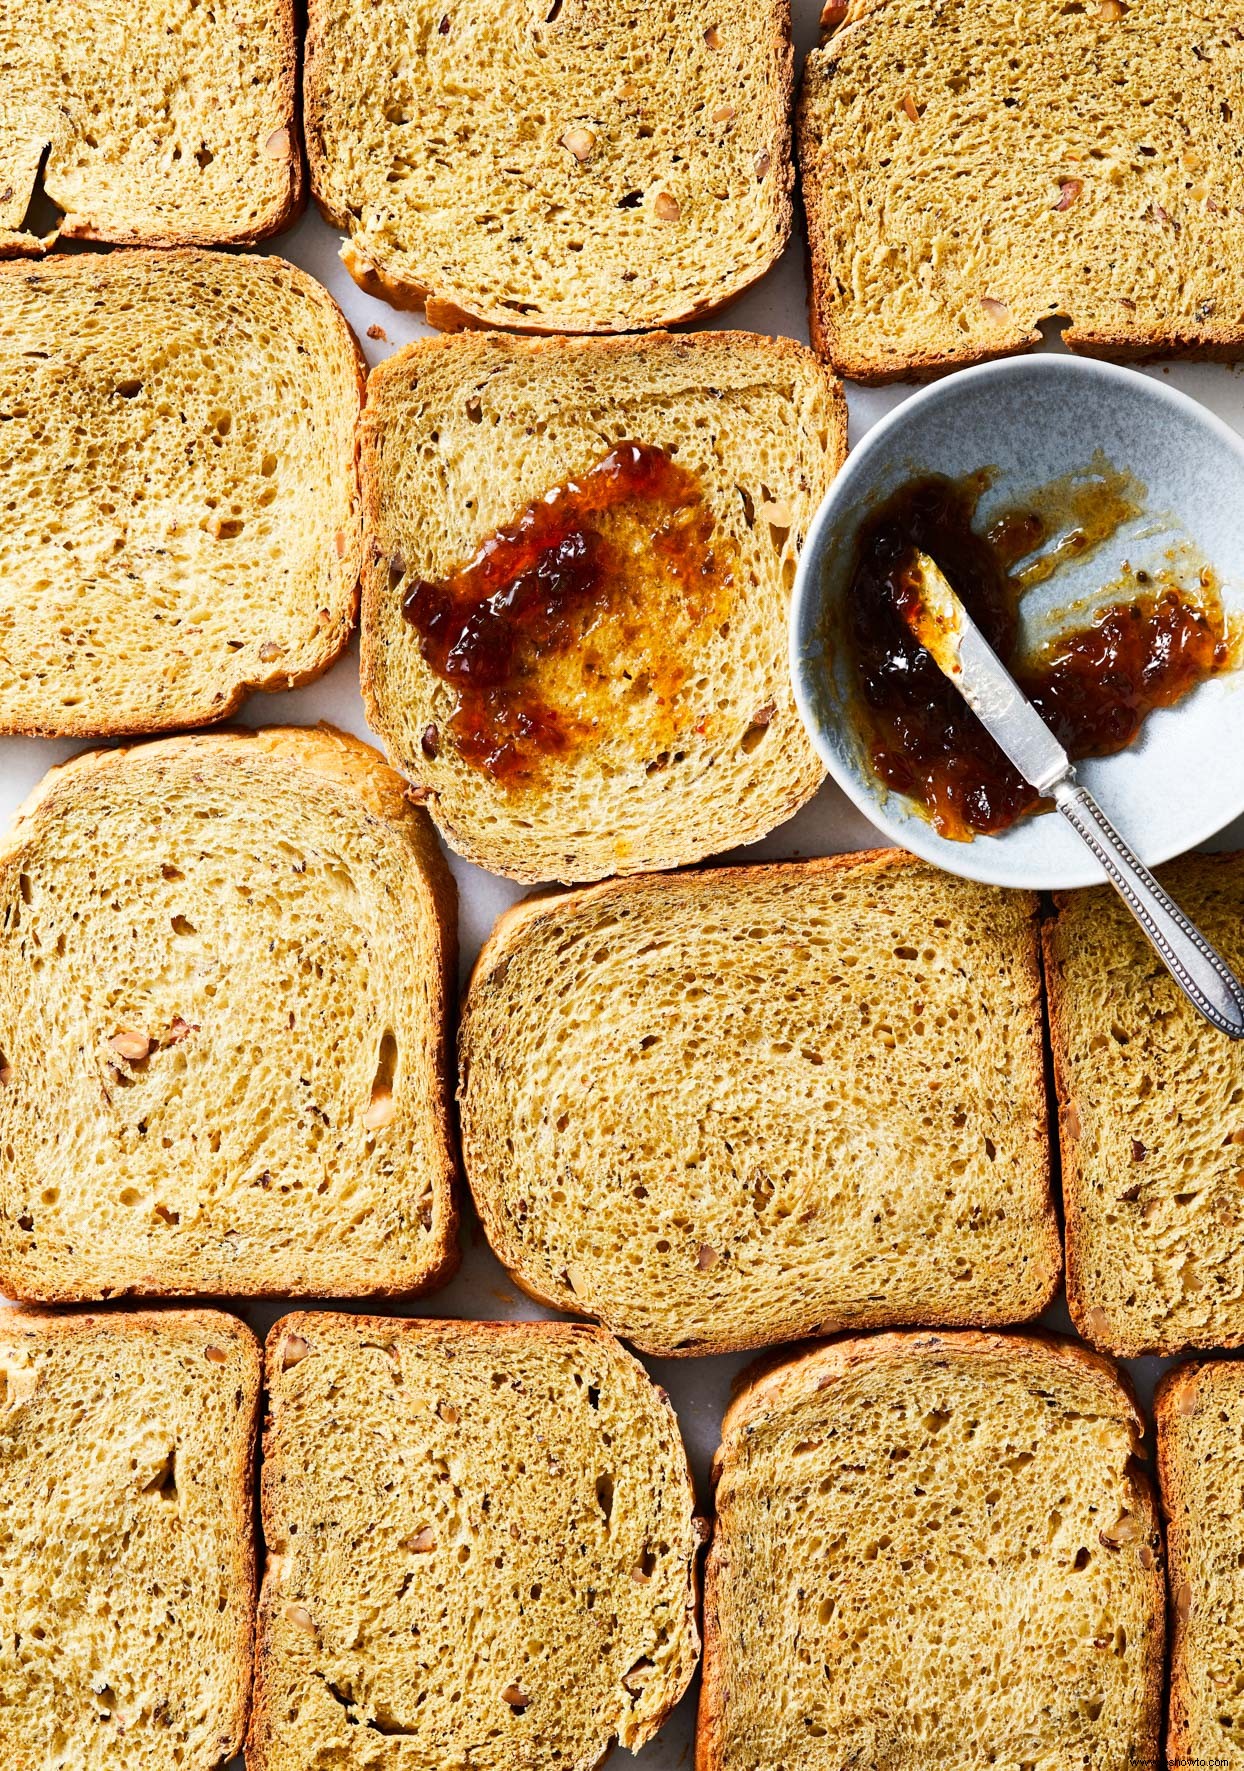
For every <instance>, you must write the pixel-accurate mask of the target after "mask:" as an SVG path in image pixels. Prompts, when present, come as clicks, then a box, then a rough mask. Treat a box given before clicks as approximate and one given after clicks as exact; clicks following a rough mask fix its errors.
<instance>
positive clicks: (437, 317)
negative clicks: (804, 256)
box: [303, 0, 795, 339]
mask: <svg viewBox="0 0 1244 1771" xmlns="http://www.w3.org/2000/svg"><path fill="white" fill-rule="evenodd" d="M331 4H332V0H307V34H306V46H305V52H304V55H305V61H304V67H305V71H304V75H303V111H304V117H305V123H306V147H307V163H308V169H309V176H310V188H311V195H312V197H313V198H314V200H315V204H316V207H317V208H318V209H319V211H320V214H321V215H322V216H323V217H324V220H325V221H326V222H328V224H329V225H330V226H331V227H335V228H340V229H342V230H343V231H344V232H345V233H346V235H347V238H346V240H345V241H344V242H343V244H342V248H341V253H340V257H341V261H342V263H343V264H344V265H345V268H346V270H347V271H348V272H349V273H350V276H351V277H352V278H353V279H354V281H355V282H356V283H357V284H358V286H359V288H360V289H362V290H364V291H365V292H366V293H367V294H368V295H372V296H375V297H376V298H377V299H378V300H381V301H386V302H388V303H389V305H390V306H391V307H394V308H397V309H399V310H401V311H405V312H415V313H418V312H422V313H423V315H424V318H425V319H426V321H427V323H428V325H429V326H434V327H435V328H436V329H437V330H438V331H444V332H449V333H453V332H461V331H468V330H470V331H476V330H501V331H506V332H513V333H516V334H518V335H519V336H525V337H532V338H550V339H555V338H560V337H567V336H580V337H607V336H609V335H611V334H612V335H617V334H627V333H633V332H634V331H635V329H636V326H637V325H640V326H642V329H643V330H644V331H646V332H651V331H660V330H664V329H665V328H667V327H670V326H682V325H689V324H691V323H693V322H696V321H700V320H705V319H708V318H709V317H710V316H712V315H714V314H719V313H721V312H723V311H724V310H725V309H726V308H728V307H730V306H731V305H732V304H733V303H734V302H735V301H737V300H738V299H739V297H740V296H741V295H744V294H746V292H747V291H748V290H749V289H751V288H753V287H754V286H755V284H757V283H758V282H759V281H760V280H761V278H762V277H764V276H766V275H767V274H768V272H769V271H770V270H772V268H773V266H774V265H775V264H776V263H777V261H778V259H779V258H781V256H782V254H783V252H784V251H785V250H786V246H787V244H788V243H789V240H790V233H791V227H792V223H793V218H794V203H793V192H794V185H795V164H794V147H793V141H792V134H791V131H790V129H789V128H788V129H787V131H786V133H785V135H784V137H783V142H782V149H781V161H780V164H779V165H778V166H776V167H774V168H772V171H773V173H774V175H775V177H776V178H777V180H778V181H779V189H780V196H779V201H778V214H777V232H776V237H775V240H774V243H773V246H772V249H771V250H770V252H769V254H768V256H767V257H766V258H764V259H763V260H762V261H760V262H758V263H757V264H756V265H754V266H752V267H751V268H750V270H749V271H748V273H747V274H746V276H744V277H742V278H740V280H739V281H738V283H737V285H736V287H734V288H733V289H731V290H730V291H729V292H728V293H727V294H725V295H723V296H722V297H720V298H719V299H718V300H715V301H714V300H709V299H707V298H705V299H701V300H698V301H693V302H689V303H686V304H684V305H683V306H681V307H678V308H674V309H672V310H671V311H670V312H668V313H662V314H658V315H655V316H653V317H652V318H650V319H646V320H644V321H642V322H636V321H635V320H633V319H632V318H630V317H629V316H627V315H624V314H623V315H619V316H618V317H617V318H616V319H613V320H602V321H600V322H599V323H597V324H593V325H584V326H571V325H566V324H554V323H549V324H527V323H524V322H522V321H517V320H516V319H515V316H514V312H513V310H512V309H510V308H507V307H505V306H503V305H501V304H500V302H499V301H496V302H493V303H491V304H486V303H484V302H482V301H481V302H479V303H478V304H477V305H476V306H474V307H472V306H468V305H467V304H465V303H464V302H462V301H459V300H455V299H452V298H451V297H449V296H448V295H447V294H444V293H441V292H438V291H437V289H436V288H435V287H433V286H430V285H425V284H422V283H419V282H416V281H415V280H413V279H412V278H410V277H403V276H402V275H401V274H400V273H399V272H395V271H393V270H391V269H389V268H388V267H386V266H384V265H381V264H378V263H377V262H376V261H375V259H374V258H373V257H371V256H370V255H369V254H368V253H366V252H365V251H363V250H362V248H361V247H359V246H358V244H357V243H356V242H355V240H354V239H353V236H352V225H353V223H354V221H355V219H356V218H355V217H354V216H353V215H352V214H351V213H350V211H349V210H348V209H345V208H344V207H342V206H341V205H340V204H337V203H335V202H334V201H333V198H332V196H331V194H330V192H329V189H328V185H329V174H330V165H329V160H328V157H327V155H326V154H325V152H324V145H323V142H324V135H323V126H324V121H325V112H326V95H325V91H324V88H323V85H322V84H321V77H320V60H321V56H322V54H323V39H324V35H325V31H326V28H327V22H328V13H329V8H330V6H331ZM769 10H770V13H771V16H772V19H773V39H772V41H773V47H774V48H775V50H776V51H777V52H778V56H779V62H780V67H781V73H780V75H779V85H778V90H777V92H776V93H775V95H774V102H775V107H776V109H777V111H778V113H779V115H781V116H783V117H787V118H789V116H790V112H791V102H792V98H793V94H794V80H795V74H794V59H795V58H794V47H793V43H792V37H791V4H790V0H772V3H771V4H770V6H769Z"/></svg>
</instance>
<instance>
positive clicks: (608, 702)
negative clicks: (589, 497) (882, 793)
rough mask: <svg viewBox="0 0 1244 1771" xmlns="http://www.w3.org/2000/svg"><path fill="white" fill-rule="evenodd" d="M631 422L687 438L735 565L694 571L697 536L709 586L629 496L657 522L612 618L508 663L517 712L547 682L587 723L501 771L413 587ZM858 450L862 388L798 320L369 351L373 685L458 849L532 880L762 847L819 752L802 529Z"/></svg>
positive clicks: (375, 706) (411, 769)
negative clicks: (792, 324) (473, 723)
mask: <svg viewBox="0 0 1244 1771" xmlns="http://www.w3.org/2000/svg"><path fill="white" fill-rule="evenodd" d="M625 442H630V443H637V444H640V445H647V446H649V447H650V448H656V449H660V450H663V451H666V452H667V454H670V455H673V454H674V452H676V463H677V466H676V468H674V469H673V471H675V472H679V473H682V472H684V471H685V473H687V474H689V475H691V476H692V480H691V484H692V485H693V486H694V487H695V488H696V491H695V492H694V493H693V494H692V497H691V503H690V505H689V507H688V508H689V509H690V510H691V511H692V513H693V515H694V517H695V520H696V521H697V523H699V522H702V523H703V525H704V527H705V529H707V532H708V540H707V543H706V544H705V545H706V546H707V548H708V549H709V550H710V553H708V554H701V555H700V556H699V563H700V564H702V563H703V561H704V560H705V559H706V558H709V557H711V558H712V559H713V560H714V561H715V562H716V576H715V578H713V576H712V575H711V574H709V573H708V572H707V571H704V572H702V573H700V574H699V576H698V577H697V576H695V573H696V571H697V560H696V557H695V556H694V555H693V557H692V560H691V562H690V566H689V567H688V573H689V574H690V588H689V587H688V583H687V582H684V581H683V580H682V579H679V578H677V577H675V576H674V575H673V572H672V570H671V569H670V568H669V567H667V566H666V564H665V562H664V558H663V556H661V555H660V554H659V552H658V551H657V549H656V546H655V542H654V537H656V534H657V532H656V529H655V524H656V522H657V520H658V519H657V518H656V517H652V518H650V517H649V516H648V515H647V514H646V512H647V511H648V510H649V509H650V508H651V507H649V506H645V505H640V504H632V505H630V506H627V505H626V504H624V505H623V508H622V511H621V512H620V513H619V514H620V516H621V518H622V519H623V520H624V521H625V520H628V519H629V520H630V521H631V523H632V524H633V526H634V528H635V530H636V533H634V534H631V533H627V534H626V536H625V545H626V549H627V551H626V552H625V553H624V554H623V556H622V557H623V558H624V560H625V561H626V563H627V568H628V569H629V570H630V571H631V572H632V573H633V577H632V578H631V579H630V580H628V582H627V584H626V587H625V591H624V593H623V592H621V591H619V588H618V585H617V583H616V582H614V581H612V580H610V579H609V578H608V577H606V580H605V584H604V590H603V593H602V601H603V608H602V609H601V610H600V613H599V615H598V616H597V615H596V613H595V612H594V611H591V612H589V622H590V620H595V625H594V626H593V625H590V624H588V625H586V626H584V627H581V628H580V629H578V630H576V631H575V632H574V633H573V635H572V637H571V639H570V641H569V643H568V644H567V645H566V646H565V647H564V648H563V650H562V651H561V652H557V651H553V652H552V654H551V655H550V656H547V657H540V656H536V657H535V658H534V660H528V661H527V662H526V663H525V664H524V663H520V664H516V665H515V666H514V670H513V675H512V677H511V678H510V679H505V678H503V679H502V686H501V692H502V693H509V692H510V690H511V689H512V690H514V691H515V695H516V700H517V707H518V711H517V712H513V713H511V714H509V715H508V716H507V717H509V718H510V719H511V720H512V723H513V725H514V727H516V728H518V727H520V726H521V722H522V721H523V720H524V719H527V718H529V717H530V709H529V708H527V707H525V706H524V705H523V702H522V696H523V695H526V696H528V697H530V698H531V700H532V701H533V702H540V701H544V702H547V709H546V713H547V717H549V718H550V720H551V721H552V722H553V723H554V725H555V726H556V725H557V722H561V723H562V724H563V725H565V726H567V727H568V728H569V729H570V730H571V731H572V732H573V733H575V734H576V736H575V738H574V741H573V742H571V741H570V740H567V743H566V748H565V749H564V750H563V751H562V752H561V753H558V752H556V751H551V750H550V751H547V752H545V753H544V754H540V753H534V754H533V755H532V756H530V757H529V758H528V761H529V763H530V766H529V767H528V768H527V772H526V774H525V775H521V776H520V777H519V778H517V779H515V778H504V777H500V778H499V777H498V775H497V774H496V773H495V772H490V771H489V768H488V767H486V766H483V765H481V763H479V762H477V761H475V760H468V757H467V755H466V754H464V753H463V748H462V744H461V741H460V739H459V738H458V737H457V736H456V735H455V724H454V722H455V716H456V713H457V711H458V709H459V708H460V705H461V698H460V690H459V687H458V686H456V682H460V681H461V679H453V678H452V677H447V676H446V675H438V674H437V673H436V672H435V671H434V670H433V668H432V665H431V664H430V663H428V662H427V661H426V658H425V650H424V645H423V642H422V640H421V637H420V634H419V633H418V632H416V630H415V629H414V627H412V626H411V625H410V624H409V623H408V622H407V621H406V620H404V619H403V612H402V611H403V604H404V603H405V601H406V599H407V598H408V597H409V596H410V595H411V594H412V593H413V592H414V591H415V590H416V587H417V586H419V585H420V584H421V583H422V582H428V583H429V584H430V585H434V584H435V582H436V581H438V580H443V579H445V578H446V577H447V576H448V575H450V574H453V573H455V572H457V571H458V570H459V569H460V568H461V567H463V566H464V565H465V564H466V563H467V562H469V561H472V560H473V559H474V558H475V557H476V556H477V555H478V554H479V550H480V549H481V547H482V546H483V544H484V543H485V542H486V541H487V540H488V538H489V537H491V536H493V535H494V534H495V532H496V531H498V530H501V529H508V528H510V527H511V526H513V525H516V523H517V522H518V520H519V519H520V518H521V517H522V516H523V515H524V513H525V511H533V510H537V509H539V508H540V507H541V506H542V505H543V504H544V503H545V501H546V500H547V499H548V496H549V494H550V491H552V490H553V489H556V488H565V487H566V486H567V484H568V483H574V484H578V485H581V484H582V483H583V481H584V480H585V478H587V477H588V476H590V474H591V473H592V470H593V469H598V468H601V467H602V465H603V464H604V463H606V462H607V461H608V460H609V459H610V458H611V456H612V455H613V453H614V451H615V450H617V448H618V446H619V445H621V444H623V443H625ZM845 449H846V408H845V403H844V401H843V396H842V390H841V388H840V387H839V386H838V384H837V383H836V382H835V381H834V380H833V379H832V377H830V376H828V375H827V374H826V373H825V371H823V370H822V369H821V368H820V367H819V365H818V364H817V363H816V361H815V359H814V358H813V357H812V355H811V354H810V353H809V352H808V351H806V350H804V349H803V348H802V347H801V346H800V345H797V344H793V343H791V342H790V340H789V339H770V338H760V337H756V336H754V335H753V334H750V333H742V332H715V333H701V334H698V335H695V336H691V337H686V338H675V337H670V336H668V335H661V336H658V337H653V338H644V339H618V340H611V339H585V340H580V341H573V340H564V339H557V340H545V341H530V340H523V339H515V338H508V337H506V336H504V335H500V334H494V335H490V336H484V335H480V334H470V335H465V336H462V337H459V338H455V339H438V340H433V341H429V342H426V343H422V344H416V345H414V346H412V347H411V348H409V349H408V350H405V351H402V352H400V353H399V354H398V355H396V356H394V357H390V358H389V359H388V360H387V361H386V362H384V363H382V364H381V365H380V367H379V368H378V369H376V370H374V371H373V373H372V377H371V380H370V383H369V387H368V402H367V408H366V411H365V413H364V417H363V427H362V469H363V495H364V502H365V517H366V522H367V525H368V530H369V540H370V549H369V551H368V556H367V561H366V565H365V568H364V579H363V617H362V622H363V636H362V678H363V696H364V700H365V702H366V705H367V710H368V718H369V720H370V721H371V724H372V726H373V727H374V729H375V730H376V731H377V732H379V733H380V734H381V736H382V737H383V739H384V742H385V745H386V746H387V748H388V751H389V755H390V758H391V760H392V761H393V762H394V764H395V766H396V767H397V768H400V769H401V770H402V771H403V772H404V773H405V774H407V775H408V776H410V777H411V778H412V779H413V780H415V781H418V782H419V783H421V784H422V785H423V787H424V788H425V789H426V792H427V797H428V806H429V809H430V810H431V812H432V815H433V817H434V818H435V819H436V821H437V823H438V824H439V825H440V826H441V829H442V830H443V831H444V832H445V835H446V836H447V838H448V839H449V841H450V842H451V843H452V844H453V846H454V848H456V849H457V850H458V851H459V852H460V853H461V854H464V855H466V856H467V857H468V858H469V859H470V860H472V861H476V862H478V863H479V864H480V865H481V866H484V867H487V868H488V869H489V870H490V871H492V872H494V873H504V874H508V875H510V876H511V877H512V878H515V879H524V880H542V879H563V880H584V879H598V878H600V877H601V876H602V875H605V874H611V873H635V872H641V871H644V870H647V869H652V868H659V867H673V866H677V865H679V864H681V863H682V862H685V861H691V860H696V859H698V858H699V857H701V856H703V855H707V854H714V853H719V852H720V851H721V850H722V849H725V848H729V847H731V846H732V845H734V844H736V843H743V842H750V841H752V840H753V839H755V838H757V837H760V836H762V835H763V834H764V833H765V832H766V831H767V830H769V829H771V828H772V827H773V825H775V824H778V823H781V821H782V820H783V819H785V818H788V817H789V816H790V815H791V814H792V813H793V812H794V811H796V810H797V808H798V807H799V806H801V805H802V804H803V803H804V801H805V800H806V799H808V798H809V796H810V795H811V794H812V793H813V792H814V791H815V790H816V787H817V786H818V784H819V783H820V781H821V778H822V773H823V771H822V769H821V765H820V763H819V761H818V760H817V758H816V755H815V753H814V751H813V749H812V746H811V744H810V742H809V740H808V738H807V736H806V734H805V732H804V729H803V725H802V722H801V721H800V718H799V714H798V711H797V710H796V707H795V701H794V696H793V694H792V691H791V687H790V676H789V671H788V668H787V660H786V651H787V610H788V605H789V600H790V591H791V586H792V584H793V582H794V576H795V560H796V555H797V552H798V548H799V544H800V541H801V540H802V537H803V534H804V532H805V530H806V528H807V525H808V523H809V521H810V520H811V517H812V514H813V512H814V511H815V509H816V507H817V505H818V504H819V502H820V500H821V498H822V496H823V494H824V493H825V491H826V489H827V487H828V485H829V482H830V480H831V479H832V477H833V475H834V473H835V472H836V470H837V468H838V466H839V464H840V462H841V460H842V457H843V455H844V453H845ZM658 509H660V507H658ZM580 520H581V521H585V522H587V523H588V526H589V535H590V534H591V524H590V519H587V518H582V519H580ZM600 520H601V521H602V522H605V521H608V520H609V519H608V518H603V519H600ZM650 528H652V530H653V534H652V535H649V533H648V531H649V529H650ZM545 557H546V558H548V557H549V556H547V555H546V556H545ZM677 564H678V562H677V559H675V562H674V567H675V568H676V567H677ZM700 587H708V588H711V590H712V594H711V595H709V594H708V588H704V589H701V588H700ZM558 594H560V592H559V593H558ZM550 602H551V606H553V607H554V608H557V607H559V606H561V605H559V604H558V602H557V599H556V596H552V597H551V598H550Z"/></svg>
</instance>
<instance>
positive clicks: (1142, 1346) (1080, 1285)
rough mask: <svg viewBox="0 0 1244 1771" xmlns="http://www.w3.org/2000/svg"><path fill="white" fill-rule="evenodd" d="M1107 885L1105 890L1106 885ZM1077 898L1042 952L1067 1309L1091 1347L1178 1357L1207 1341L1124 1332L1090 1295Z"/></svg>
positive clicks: (1221, 1334)
mask: <svg viewBox="0 0 1244 1771" xmlns="http://www.w3.org/2000/svg"><path fill="white" fill-rule="evenodd" d="M1197 859H1198V864H1200V865H1207V866H1210V867H1220V866H1221V867H1224V868H1225V867H1232V866H1238V865H1239V862H1240V856H1239V855H1238V854H1237V853H1235V852H1234V851H1232V850H1223V851H1221V852H1218V853H1215V854H1211V855H1200V856H1198V858H1197ZM1103 889H1105V888H1103ZM1073 901H1074V899H1073V896H1072V894H1069V893H1066V892H1056V893H1055V894H1054V911H1055V914H1054V915H1053V916H1052V917H1047V918H1046V919H1045V920H1044V921H1043V922H1042V924H1041V953H1042V964H1043V970H1044V973H1045V997H1046V1015H1047V1025H1048V1029H1049V1041H1050V1056H1051V1059H1052V1069H1053V1078H1054V1093H1055V1099H1056V1125H1057V1132H1058V1145H1059V1155H1060V1166H1061V1173H1062V1195H1063V1220H1064V1226H1065V1256H1066V1287H1067V1308H1068V1311H1069V1312H1070V1315H1071V1320H1072V1322H1073V1323H1074V1324H1075V1328H1076V1332H1077V1333H1078V1334H1080V1335H1082V1336H1083V1337H1084V1339H1085V1340H1086V1341H1088V1342H1089V1344H1090V1345H1092V1346H1095V1347H1098V1348H1100V1349H1101V1350H1102V1351H1103V1352H1105V1353H1107V1354H1109V1355H1111V1356H1112V1357H1113V1358H1116V1359H1138V1358H1143V1357H1145V1356H1147V1355H1150V1354H1153V1355H1156V1356H1158V1357H1160V1358H1169V1357H1175V1356H1178V1355H1180V1354H1183V1353H1189V1352H1194V1351H1196V1350H1198V1348H1203V1346H1204V1343H1203V1342H1193V1341H1190V1340H1189V1339H1188V1338H1187V1337H1186V1336H1185V1335H1181V1334H1159V1335H1155V1336H1154V1337H1152V1339H1148V1338H1146V1339H1144V1340H1142V1339H1141V1338H1140V1337H1138V1336H1136V1335H1133V1334H1128V1333H1127V1332H1126V1331H1125V1330H1120V1329H1119V1328H1117V1327H1116V1326H1115V1325H1114V1323H1113V1322H1112V1321H1111V1320H1110V1316H1109V1313H1108V1311H1107V1310H1106V1309H1105V1308H1104V1306H1102V1305H1101V1304H1097V1303H1095V1302H1094V1300H1093V1298H1092V1297H1091V1296H1090V1294H1089V1292H1088V1289H1087V1286H1086V1283H1085V1273H1084V1262H1083V1259H1082V1256H1083V1249H1084V1243H1085V1240H1086V1237H1087V1228H1086V1226H1087V1221H1088V1212H1087V1210H1086V1209H1085V1198H1086V1190H1085V1179H1084V1164H1083V1162H1082V1160H1081V1143H1082V1138H1081V1128H1080V1118H1079V1107H1078V1103H1077V1096H1076V1091H1075V1088H1074V1086H1073V1082H1072V1076H1071V1059H1070V1053H1069V1041H1068V1038H1067V1032H1066V1008H1065V1003H1064V991H1063V986H1062V962H1061V954H1060V948H1059V940H1060V932H1059V920H1060V914H1061V912H1062V911H1063V910H1064V909H1065V908H1067V907H1068V906H1069V905H1070V904H1071V903H1072V902H1073ZM1213 1344H1214V1345H1215V1346H1218V1347H1223V1348H1235V1347H1239V1346H1244V1321H1242V1322H1241V1325H1240V1327H1239V1329H1238V1330H1236V1331H1234V1332H1232V1331H1231V1330H1229V1329H1226V1328H1224V1327H1223V1326H1222V1325H1219V1326H1218V1327H1217V1328H1216V1329H1215V1331H1214V1340H1213Z"/></svg>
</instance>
